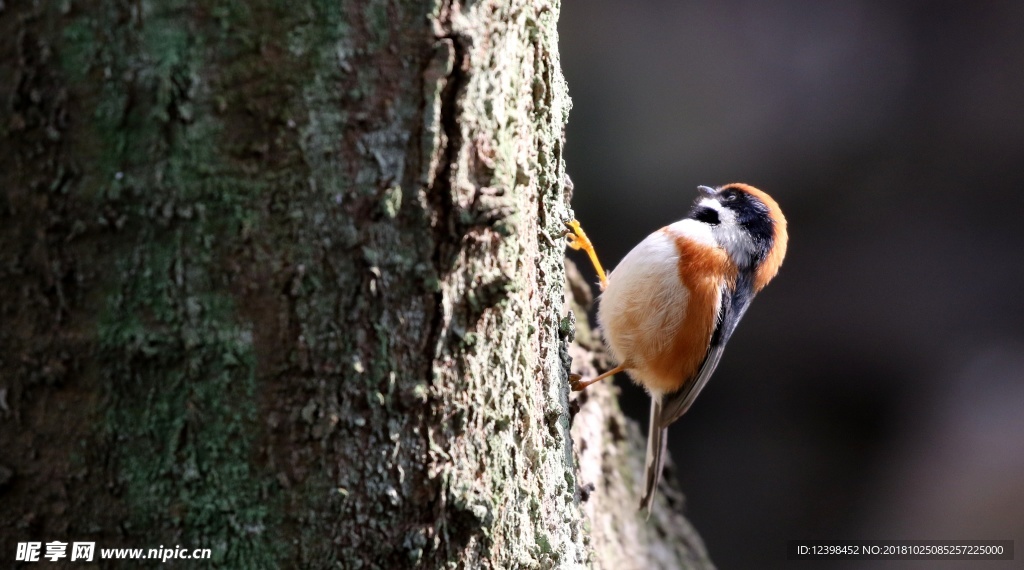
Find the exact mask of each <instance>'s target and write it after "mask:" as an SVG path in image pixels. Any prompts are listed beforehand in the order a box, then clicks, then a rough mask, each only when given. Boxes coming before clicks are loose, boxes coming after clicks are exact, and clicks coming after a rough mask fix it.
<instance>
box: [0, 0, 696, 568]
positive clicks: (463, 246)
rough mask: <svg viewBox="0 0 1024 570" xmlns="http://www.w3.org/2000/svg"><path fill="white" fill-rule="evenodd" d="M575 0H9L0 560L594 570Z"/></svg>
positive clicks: (3, 62) (2, 168) (4, 62)
mask: <svg viewBox="0 0 1024 570" xmlns="http://www.w3.org/2000/svg"><path fill="white" fill-rule="evenodd" d="M557 12H558V3H557V1H550V2H546V1H535V2H526V1H525V0H520V1H511V2H497V1H485V2H473V3H469V4H467V5H464V4H459V3H449V2H447V1H443V2H440V3H432V2H399V1H397V0H392V1H384V0H366V1H362V2H358V1H347V2H338V3H331V2H275V1H271V0H259V1H253V2H248V3H239V2H231V1H224V2H212V3H194V2H182V1H178V2H175V1H153V2H145V1H142V2H139V1H128V0H124V1H105V2H103V1H81V2H71V1H70V0H68V1H65V2H41V3H27V2H26V3H22V2H19V3H7V4H6V5H5V4H4V3H2V2H0V38H3V39H2V40H0V42H2V43H0V50H2V51H0V98H2V100H3V102H4V105H5V113H4V117H3V120H2V121H0V129H2V131H0V134H2V136H0V182H2V184H3V186H4V193H3V196H4V201H3V202H2V203H0V217H2V218H3V220H2V227H0V255H2V264H0V295H2V297H0V311H2V312H0V314H2V317H0V318H2V327H0V342H2V350H0V414H2V416H0V417H2V423H0V446H2V449H3V455H2V456H0V498H2V506H0V526H2V527H3V528H4V529H5V531H4V532H3V537H2V539H0V542H2V544H0V548H2V553H3V554H2V555H0V556H3V557H4V558H5V559H6V558H7V557H10V556H13V553H14V551H15V545H16V543H18V542H23V541H43V542H48V541H51V540H61V541H94V542H96V545H97V549H100V548H113V547H119V546H123V547H131V548H144V549H148V548H157V547H158V546H168V547H169V546H171V545H180V546H182V547H184V548H186V549H192V548H210V549H212V554H213V559H214V561H215V562H218V563H220V564H222V565H224V566H227V567H233V568H242V567H249V568H270V567H277V566H285V567H291V566H296V567H317V568H326V567H342V568H402V567H412V566H420V567H425V568H438V567H471V568H475V567H494V568H512V567H531V568H532V567H575V566H584V565H589V564H592V563H595V562H597V563H599V562H600V560H599V559H597V557H595V556H594V554H593V553H594V552H600V551H601V550H602V549H605V548H609V547H610V546H609V544H604V543H596V542H594V541H597V540H607V539H606V538H601V539H598V538H594V539H590V538H588V536H589V535H588V531H587V528H586V526H585V515H584V513H583V512H582V509H581V508H580V503H581V499H582V497H581V492H580V486H579V485H578V483H577V474H576V472H575V467H574V458H573V444H572V440H571V439H570V435H569V430H570V414H569V412H568V410H569V405H568V398H567V383H566V377H567V376H566V375H567V372H568V367H569V359H568V344H567V338H568V337H569V336H571V334H572V333H573V330H572V324H571V319H569V318H567V317H566V311H565V307H564V305H563V286H564V282H565V277H564V271H563V266H562V259H563V242H562V240H561V239H560V234H561V231H562V225H561V223H562V220H563V219H565V218H567V217H568V208H567V194H568V192H567V189H566V187H565V184H564V182H563V180H564V179H565V178H564V164H563V161H562V152H561V149H562V136H563V127H564V124H565V120H566V116H567V112H568V108H569V99H568V96H567V94H566V89H565V84H564V81H563V79H562V76H561V72H560V69H559V64H558V53H557V46H556V32H555V25H556V21H557ZM613 407H614V406H613ZM610 413H611V412H610ZM631 453H639V454H642V446H641V447H638V448H637V449H636V450H634V451H631ZM634 491H635V490H634ZM584 494H586V493H584ZM634 498H635V497H634ZM587 516H590V517H593V516H594V515H592V514H591V513H588V514H587ZM638 521H642V519H639V518H638ZM6 529H9V531H8V530H6ZM670 534H671V533H670ZM596 536H602V537H603V536H605V535H602V534H597V535H595V537H596ZM695 544H696V547H695V548H696V552H697V553H698V554H699V553H700V552H701V549H700V546H699V541H698V542H697V543H695ZM97 555H98V551H97ZM697 558H699V556H698V557H697ZM64 561H65V562H67V559H65V560H64ZM598 565H600V564H598Z"/></svg>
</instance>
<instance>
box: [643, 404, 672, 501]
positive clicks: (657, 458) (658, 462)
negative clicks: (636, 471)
mask: <svg viewBox="0 0 1024 570" xmlns="http://www.w3.org/2000/svg"><path fill="white" fill-rule="evenodd" d="M660 417H661V398H659V397H657V396H654V395H653V394H652V398H651V419H650V426H649V427H648V428H647V429H648V432H647V461H646V463H645V464H646V466H647V468H646V473H645V475H644V480H645V481H646V483H645V485H646V487H645V488H644V496H643V498H642V499H640V510H643V509H647V517H648V518H650V516H651V507H652V505H653V504H654V493H655V492H657V490H658V481H660V480H661V468H662V467H663V465H664V463H665V447H666V445H667V444H668V438H667V437H666V436H667V435H668V428H664V427H661V422H660V421H659V418H660Z"/></svg>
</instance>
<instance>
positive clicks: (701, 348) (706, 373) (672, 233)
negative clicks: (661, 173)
mask: <svg viewBox="0 0 1024 570" xmlns="http://www.w3.org/2000/svg"><path fill="white" fill-rule="evenodd" d="M697 190H698V192H699V196H698V198H697V199H696V200H695V202H694V205H693V207H692V208H691V209H690V211H689V213H688V214H687V216H686V217H685V218H683V219H682V220H680V221H678V222H675V223H673V224H670V225H668V226H665V227H663V228H661V229H660V230H658V231H655V232H654V233H652V234H651V235H649V236H647V238H645V239H644V240H643V241H641V242H640V243H639V244H638V245H637V246H636V247H634V248H633V249H632V250H631V251H630V252H629V253H627V254H626V256H625V257H624V258H623V259H622V261H620V262H619V264H618V265H617V266H616V267H615V268H614V270H612V271H611V272H610V273H608V274H607V275H606V274H605V272H604V269H603V268H602V266H601V264H600V262H599V260H598V258H597V254H596V253H595V251H594V246H593V243H592V242H591V241H590V239H589V238H588V237H587V235H586V232H584V231H583V229H582V227H581V226H580V223H579V222H578V221H577V220H575V219H573V220H571V221H569V222H566V224H567V226H568V230H567V233H566V235H567V237H568V238H569V240H568V245H569V247H570V248H572V249H577V250H579V249H582V250H584V251H585V252H586V253H587V254H588V256H589V257H590V260H591V261H592V262H593V264H594V267H595V269H596V270H597V274H598V278H599V280H600V288H601V294H600V296H599V297H598V303H599V304H598V310H597V321H598V325H599V327H600V328H601V330H602V332H603V336H604V339H605V345H606V348H607V350H608V352H609V353H610V355H611V357H612V359H613V360H614V361H615V362H617V363H618V365H617V366H615V367H614V368H612V369H611V370H608V371H607V372H605V373H603V374H600V375H599V376H597V377H595V378H591V379H587V380H584V379H582V377H581V376H580V375H578V374H572V375H570V387H571V388H572V389H573V390H574V391H580V390H583V389H585V388H586V387H587V386H590V385H592V384H593V383H595V382H598V381H600V380H602V379H604V378H607V377H609V376H612V375H614V374H617V373H620V372H626V373H627V374H628V375H629V376H630V378H632V380H633V381H634V382H636V383H638V384H640V385H641V386H643V387H644V388H645V389H646V391H647V392H648V393H649V394H650V396H651V413H650V424H649V426H648V437H647V455H646V460H645V471H646V473H645V477H644V494H643V496H642V498H641V500H640V510H641V511H642V510H644V509H646V510H647V516H648V517H650V514H651V510H652V507H653V503H654V496H655V493H656V491H657V487H658V483H659V481H660V479H661V472H662V467H663V464H664V458H665V454H666V444H667V435H668V427H669V425H671V424H672V423H673V422H675V421H676V420H678V419H679V418H680V417H681V416H682V415H683V414H685V413H686V412H687V410H689V409H690V406H691V405H693V402H694V400H695V399H696V398H697V396H698V395H699V394H700V392H701V390H702V389H703V388H704V386H705V385H706V384H707V382H708V380H709V379H710V378H711V375H712V374H713V373H714V371H715V368H716V367H717V366H718V363H719V361H720V360H721V358H722V352H723V350H724V349H725V345H726V343H728V342H729V339H730V338H731V337H732V334H733V332H734V331H735V330H736V325H737V324H738V323H739V321H740V319H741V318H743V315H744V314H745V313H746V311H747V308H748V307H749V306H750V302H751V301H752V300H753V298H754V296H755V295H756V294H757V293H759V292H760V291H761V290H762V289H764V287H765V286H766V285H767V284H768V282H770V281H771V280H772V279H773V278H774V277H775V276H776V275H777V274H778V272H779V268H780V266H781V265H782V261H783V259H784V258H785V256H786V248H787V246H788V242H789V234H788V232H787V227H786V225H787V224H786V218H785V216H784V215H783V214H782V210H781V209H780V208H779V204H778V203H777V202H776V201H775V200H774V199H773V198H772V197H771V196H769V195H768V194H767V193H765V192H763V191H761V190H759V189H757V188H755V187H753V186H750V185H749V184H741V183H733V184H726V185H724V186H719V187H710V186H698V187H697Z"/></svg>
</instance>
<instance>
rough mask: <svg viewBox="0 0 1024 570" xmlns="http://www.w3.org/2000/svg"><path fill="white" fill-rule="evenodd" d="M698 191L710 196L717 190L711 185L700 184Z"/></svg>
mask: <svg viewBox="0 0 1024 570" xmlns="http://www.w3.org/2000/svg"><path fill="white" fill-rule="evenodd" d="M697 191H698V192H700V193H701V194H703V195H705V196H707V197H708V198H710V197H712V196H714V195H715V192H716V190H715V189H714V188H712V187H710V186H698V187H697Z"/></svg>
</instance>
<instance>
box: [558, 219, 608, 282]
mask: <svg viewBox="0 0 1024 570" xmlns="http://www.w3.org/2000/svg"><path fill="white" fill-rule="evenodd" d="M565 225H567V226H569V232H570V233H569V234H567V237H568V238H569V247H571V248H573V249H577V250H578V249H582V250H583V251H585V252H587V255H588V256H589V257H590V262H591V263H593V264H594V269H595V270H597V278H598V279H600V280H601V290H602V291H604V289H605V287H607V286H608V277H607V276H606V275H605V274H604V268H603V267H601V262H600V261H598V260H597V252H595V251H594V244H592V243H591V242H590V238H588V237H587V233H586V232H584V231H583V228H581V227H580V223H579V222H577V221H576V220H572V221H569V222H566V223H565Z"/></svg>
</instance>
